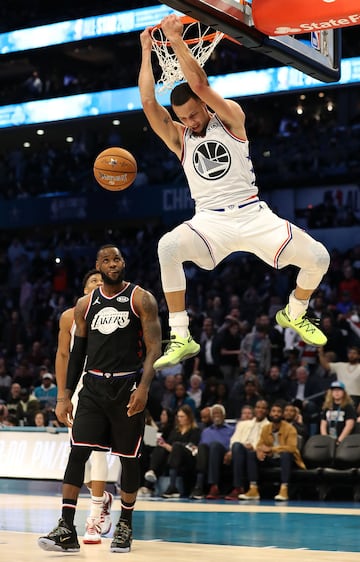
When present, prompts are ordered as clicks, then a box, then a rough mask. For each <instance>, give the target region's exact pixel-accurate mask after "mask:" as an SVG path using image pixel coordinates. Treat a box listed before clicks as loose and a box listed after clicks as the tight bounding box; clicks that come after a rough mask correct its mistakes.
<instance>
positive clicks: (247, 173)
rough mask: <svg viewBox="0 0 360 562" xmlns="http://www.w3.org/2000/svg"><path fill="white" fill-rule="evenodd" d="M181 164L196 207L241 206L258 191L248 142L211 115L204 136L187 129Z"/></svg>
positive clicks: (209, 208)
mask: <svg viewBox="0 0 360 562" xmlns="http://www.w3.org/2000/svg"><path fill="white" fill-rule="evenodd" d="M181 163H182V165H183V168H184V172H185V175H186V177H187V180H188V184H189V189H190V193H191V197H192V198H193V199H194V200H195V204H196V210H197V211H199V210H201V209H207V210H217V209H219V208H224V207H229V206H232V205H235V206H238V205H241V204H242V203H244V202H245V201H246V200H247V199H251V198H255V197H256V196H257V194H258V188H257V186H256V179H255V174H254V170H253V165H252V162H251V159H250V155H249V142H248V141H247V140H242V139H240V138H238V137H236V136H235V135H233V134H232V133H231V132H230V131H229V130H228V129H227V128H226V127H225V125H224V124H223V123H222V122H221V121H220V119H219V118H218V117H217V115H216V114H214V115H212V117H211V118H210V121H209V123H208V125H207V128H206V134H205V136H204V137H200V136H198V135H194V134H193V133H192V132H191V129H189V128H186V129H185V131H184V139H183V152H182V157H181Z"/></svg>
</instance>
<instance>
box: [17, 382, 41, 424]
mask: <svg viewBox="0 0 360 562" xmlns="http://www.w3.org/2000/svg"><path fill="white" fill-rule="evenodd" d="M39 410H40V402H39V401H38V400H37V399H36V398H35V396H32V395H31V394H30V392H29V389H28V388H22V389H21V391H20V400H19V402H18V405H17V408H16V417H17V419H18V420H19V424H20V425H34V417H35V413H36V412H38V411H39Z"/></svg>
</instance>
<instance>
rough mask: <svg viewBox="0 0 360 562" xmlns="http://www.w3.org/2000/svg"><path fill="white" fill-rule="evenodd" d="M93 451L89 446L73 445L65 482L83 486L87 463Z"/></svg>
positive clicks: (78, 486) (79, 486)
mask: <svg viewBox="0 0 360 562" xmlns="http://www.w3.org/2000/svg"><path fill="white" fill-rule="evenodd" d="M90 453H91V449H90V448H89V447H71V451H70V455H69V460H68V464H67V467H66V470H65V475H64V483H65V484H71V485H72V486H76V487H77V488H81V486H82V484H83V481H84V472H85V463H86V461H87V460H88V458H89V456H90Z"/></svg>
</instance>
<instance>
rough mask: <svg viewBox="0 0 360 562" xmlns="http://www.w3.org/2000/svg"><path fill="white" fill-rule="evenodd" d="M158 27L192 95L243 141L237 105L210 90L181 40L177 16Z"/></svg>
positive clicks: (180, 28)
mask: <svg viewBox="0 0 360 562" xmlns="http://www.w3.org/2000/svg"><path fill="white" fill-rule="evenodd" d="M161 27H162V29H163V31H164V33H165V35H166V37H167V38H168V39H169V41H170V43H171V47H172V49H173V50H174V53H175V55H176V57H177V59H178V61H179V63H180V66H181V70H182V71H183V74H184V77H185V79H186V81H187V82H188V84H189V86H190V88H191V89H192V91H193V92H194V93H195V94H196V95H197V96H198V97H199V98H200V99H201V100H202V101H203V102H205V103H206V105H207V106H208V107H210V108H211V109H212V110H213V111H215V112H216V114H217V115H218V117H219V118H220V119H221V121H222V122H223V123H224V124H225V125H226V126H227V127H228V128H229V129H230V130H231V131H232V133H234V134H235V135H236V136H238V137H239V138H242V139H246V138H247V137H246V131H245V114H244V112H243V110H242V108H241V107H240V105H239V104H238V103H236V102H235V101H233V100H225V99H224V98H223V97H222V96H221V95H220V94H218V92H216V91H215V90H214V89H213V88H211V86H210V84H209V81H208V77H207V75H206V73H205V71H204V69H203V68H201V66H200V64H199V63H198V61H197V60H196V59H195V58H194V56H193V55H192V53H191V51H190V49H189V48H188V46H187V44H186V43H185V41H184V40H183V38H182V33H183V27H184V26H183V23H182V21H181V19H180V17H179V16H176V15H175V14H171V15H169V16H166V17H165V18H164V19H163V21H162V22H161Z"/></svg>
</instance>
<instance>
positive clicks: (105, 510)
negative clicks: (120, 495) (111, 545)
mask: <svg viewBox="0 0 360 562" xmlns="http://www.w3.org/2000/svg"><path fill="white" fill-rule="evenodd" d="M104 493H105V496H106V499H105V500H104V502H103V507H102V510H101V514H100V526H101V535H102V536H103V535H107V534H108V532H109V531H110V529H111V506H112V503H113V500H114V496H113V495H112V494H110V492H107V491H105V492H104Z"/></svg>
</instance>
